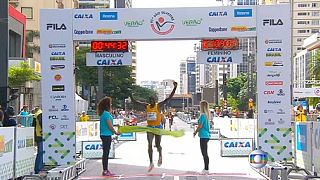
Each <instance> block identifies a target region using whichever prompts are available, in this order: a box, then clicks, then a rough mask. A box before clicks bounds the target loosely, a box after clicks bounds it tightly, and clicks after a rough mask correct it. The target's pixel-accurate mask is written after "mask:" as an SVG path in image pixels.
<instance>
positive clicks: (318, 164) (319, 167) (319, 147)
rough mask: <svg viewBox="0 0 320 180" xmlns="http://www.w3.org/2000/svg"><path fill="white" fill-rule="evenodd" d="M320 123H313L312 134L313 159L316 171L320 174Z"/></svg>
mask: <svg viewBox="0 0 320 180" xmlns="http://www.w3.org/2000/svg"><path fill="white" fill-rule="evenodd" d="M319 158H320V122H313V133H312V159H313V164H314V171H315V172H318V173H319V172H320V161H319Z"/></svg>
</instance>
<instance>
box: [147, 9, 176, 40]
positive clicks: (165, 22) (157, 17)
mask: <svg viewBox="0 0 320 180" xmlns="http://www.w3.org/2000/svg"><path fill="white" fill-rule="evenodd" d="M174 20H175V19H174V18H173V16H172V14H171V13H169V12H167V11H159V12H157V13H155V14H154V15H153V16H152V18H151V20H150V23H151V28H152V30H153V31H154V32H155V33H157V34H159V35H167V34H169V33H171V32H172V31H173V30H174V28H175V23H174Z"/></svg>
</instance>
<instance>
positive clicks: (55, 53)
mask: <svg viewBox="0 0 320 180" xmlns="http://www.w3.org/2000/svg"><path fill="white" fill-rule="evenodd" d="M72 15H73V14H72V11H70V10H68V9H60V10H59V11H56V10H53V9H51V10H43V11H41V19H40V27H41V38H40V41H41V60H42V61H41V76H42V79H41V85H42V86H41V88H42V109H43V115H42V119H43V123H42V124H43V139H44V145H43V147H44V151H45V153H44V155H43V161H44V163H45V164H46V165H55V166H56V165H67V164H72V163H75V161H76V156H75V153H76V138H75V127H76V124H75V103H74V102H75V90H74V88H75V86H74V83H75V82H74V47H73V39H72V32H73V30H72V29H73V27H72V18H67V17H72Z"/></svg>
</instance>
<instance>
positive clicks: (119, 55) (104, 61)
mask: <svg viewBox="0 0 320 180" xmlns="http://www.w3.org/2000/svg"><path fill="white" fill-rule="evenodd" d="M86 62H87V66H130V65H131V64H132V53H131V52H99V53H87V54H86Z"/></svg>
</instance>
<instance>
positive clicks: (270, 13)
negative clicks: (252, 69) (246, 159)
mask: <svg viewBox="0 0 320 180" xmlns="http://www.w3.org/2000/svg"><path fill="white" fill-rule="evenodd" d="M290 28H291V19H290V6H289V5H278V6H258V7H257V48H258V51H257V72H258V73H257V92H258V98H257V99H259V103H258V106H257V108H258V112H259V116H258V148H259V149H261V150H263V151H265V152H267V153H268V157H269V160H270V161H285V160H290V159H291V158H292V145H291V142H292V140H291V138H290V132H291V122H290V120H291V110H290V108H288V105H290V104H291V95H290V94H291V93H290V92H291V90H290V86H291V60H290V59H291V34H290V33H288V29H290ZM274 32H277V33H274ZM283 72H285V73H283Z"/></svg>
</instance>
